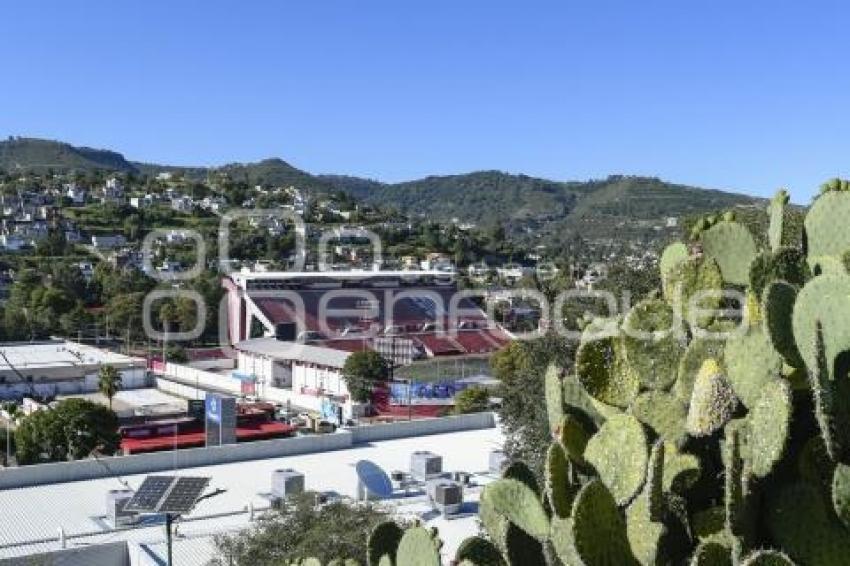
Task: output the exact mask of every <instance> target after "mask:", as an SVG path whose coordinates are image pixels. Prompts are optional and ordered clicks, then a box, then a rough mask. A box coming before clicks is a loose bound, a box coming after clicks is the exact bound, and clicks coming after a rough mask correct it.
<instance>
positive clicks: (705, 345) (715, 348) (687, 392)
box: [673, 336, 726, 403]
mask: <svg viewBox="0 0 850 566" xmlns="http://www.w3.org/2000/svg"><path fill="white" fill-rule="evenodd" d="M725 346H726V341H725V340H722V339H720V338H714V337H710V336H707V337H703V338H694V339H693V340H691V343H690V344H688V347H687V348H686V349H685V353H684V354H683V355H682V358H681V359H680V360H679V371H678V378H677V379H676V383H675V384H674V385H673V392H674V393H675V394H676V397H678V398H679V399H680V400H681V401H683V402H685V403H689V402H690V400H691V393H692V392H693V389H694V381H695V380H696V378H697V374H698V373H699V370H700V368H701V367H702V364H703V362H705V361H706V360H708V359H713V360H722V359H723V350H724V348H725Z"/></svg>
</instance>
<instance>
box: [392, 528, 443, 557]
mask: <svg viewBox="0 0 850 566" xmlns="http://www.w3.org/2000/svg"><path fill="white" fill-rule="evenodd" d="M396 562H397V563H398V564H405V565H409V566H440V564H441V562H440V548H439V541H438V540H435V537H434V533H433V532H431V531H429V530H428V529H424V528H422V527H411V528H409V529H407V530H405V531H404V535H402V537H401V540H400V541H399V543H398V551H397V552H396Z"/></svg>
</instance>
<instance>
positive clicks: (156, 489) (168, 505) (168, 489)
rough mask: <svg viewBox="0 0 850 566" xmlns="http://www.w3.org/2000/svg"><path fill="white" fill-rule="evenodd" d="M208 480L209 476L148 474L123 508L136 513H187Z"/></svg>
mask: <svg viewBox="0 0 850 566" xmlns="http://www.w3.org/2000/svg"><path fill="white" fill-rule="evenodd" d="M209 482H210V480H209V478H198V477H177V476H148V477H146V478H145V481H143V482H142V485H141V486H139V489H138V490H137V491H136V494H135V495H134V496H133V497H132V499H130V501H128V502H127V505H126V506H125V507H124V508H125V509H126V510H127V511H133V512H136V513H168V514H171V515H179V514H183V513H188V512H189V511H191V510H192V507H194V506H195V503H196V502H197V500H198V498H199V497H200V496H201V494H202V493H203V492H204V490H205V489H206V487H207V484H209Z"/></svg>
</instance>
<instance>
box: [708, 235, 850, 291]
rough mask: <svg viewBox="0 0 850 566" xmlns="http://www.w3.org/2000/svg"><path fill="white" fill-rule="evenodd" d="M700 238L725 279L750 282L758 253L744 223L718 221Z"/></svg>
mask: <svg viewBox="0 0 850 566" xmlns="http://www.w3.org/2000/svg"><path fill="white" fill-rule="evenodd" d="M700 240H701V241H702V248H703V252H705V254H706V255H708V256H710V257H712V258H713V259H714V260H715V261H716V262H717V265H718V266H719V267H720V272H721V273H722V274H723V280H724V281H726V282H727V283H731V284H733V285H746V284H747V283H748V282H749V275H750V263H751V262H752V261H753V258H754V257H755V255H756V243H755V240H753V236H752V234H750V231H749V230H747V228H746V227H745V226H744V225H742V224H738V223H737V222H718V223H717V224H715V225H714V226H712V227H711V228H709V229H708V230H706V231H704V232H703V233H702V234H701V235H700ZM848 247H850V246H848Z"/></svg>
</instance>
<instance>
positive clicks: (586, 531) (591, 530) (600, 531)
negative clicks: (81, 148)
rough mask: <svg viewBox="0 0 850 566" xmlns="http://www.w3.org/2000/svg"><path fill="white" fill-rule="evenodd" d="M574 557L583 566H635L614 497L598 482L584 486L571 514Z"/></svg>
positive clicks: (594, 481) (624, 526) (591, 482)
mask: <svg viewBox="0 0 850 566" xmlns="http://www.w3.org/2000/svg"><path fill="white" fill-rule="evenodd" d="M572 527H573V542H574V545H575V551H576V554H577V555H578V556H579V557H580V558H581V561H582V562H581V563H582V564H585V565H586V566H608V565H613V564H623V565H628V564H635V563H636V561H635V558H634V555H633V554H632V551H631V548H630V547H629V541H628V539H627V537H626V525H625V523H624V522H623V519H622V517H621V516H620V512H619V509H617V503H616V502H615V501H614V497H613V496H612V495H611V493H610V492H609V491H608V490H607V489H606V488H605V486H604V485H603V484H602V482H600V481H599V480H592V481H590V482H589V483H587V484H585V485H584V486H583V487H582V488H581V490H580V491H579V493H578V495H577V496H576V500H575V503H574V505H573V513H572Z"/></svg>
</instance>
